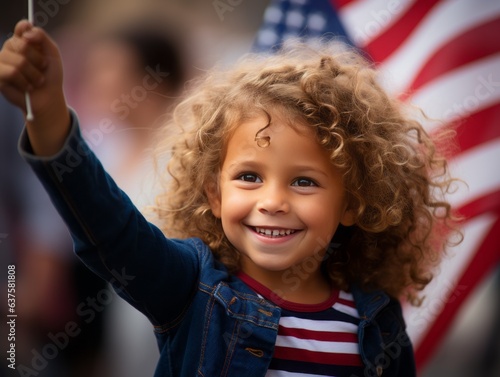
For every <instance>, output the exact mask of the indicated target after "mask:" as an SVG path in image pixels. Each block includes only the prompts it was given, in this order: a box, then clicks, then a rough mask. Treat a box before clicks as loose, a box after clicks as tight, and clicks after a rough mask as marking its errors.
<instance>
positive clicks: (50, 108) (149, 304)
mask: <svg viewBox="0 0 500 377" xmlns="http://www.w3.org/2000/svg"><path fill="white" fill-rule="evenodd" d="M26 90H28V91H29V93H30V95H31V102H32V109H33V114H34V121H32V122H28V123H27V125H26V130H25V132H24V133H23V135H22V138H21V143H20V150H21V153H22V155H23V156H24V158H25V159H26V160H27V161H28V162H29V163H30V165H31V166H32V167H33V169H34V171H35V173H36V174H37V176H38V177H39V179H40V180H41V181H42V183H43V185H44V186H45V188H46V190H47V192H48V193H49V195H50V197H51V200H52V201H53V203H54V205H55V206H56V208H57V210H58V211H59V213H60V214H61V216H62V217H63V219H64V221H65V222H66V224H67V226H68V228H69V229H70V231H71V234H72V236H73V240H74V244H75V251H76V253H77V254H78V255H79V256H80V257H81V258H82V259H83V261H84V263H86V264H87V265H88V266H89V268H91V269H92V270H93V271H94V272H96V273H97V274H98V275H99V276H101V277H102V278H104V279H106V280H107V281H109V282H111V283H112V284H113V286H114V287H115V289H116V290H117V291H118V293H119V294H120V295H121V296H122V297H124V298H125V299H126V300H127V301H129V302H130V303H131V304H132V305H133V306H135V307H136V308H138V309H139V310H141V311H142V312H143V313H145V314H146V315H147V316H148V317H149V318H150V319H151V321H152V322H153V323H154V324H155V325H164V324H166V323H168V321H169V320H171V319H173V318H175V317H176V316H177V315H178V314H179V313H180V312H181V311H182V310H183V309H184V307H185V306H186V305H188V304H189V301H190V298H191V295H192V293H193V290H194V288H195V284H196V282H197V279H198V268H199V267H198V266H199V264H198V254H197V251H196V249H197V248H196V246H195V245H194V244H193V243H192V242H190V241H175V240H169V239H167V238H166V237H165V236H164V235H163V234H162V232H161V231H160V230H159V229H158V228H156V227H155V226H154V225H152V224H150V223H148V222H147V221H146V220H145V219H144V217H143V216H142V215H141V213H140V212H139V211H138V210H137V209H136V208H135V207H134V205H133V204H132V203H131V201H130V199H129V198H128V197H127V195H126V194H125V193H124V192H122V191H121V190H120V189H119V188H118V187H117V185H116V184H115V182H114V181H113V180H112V179H111V177H110V176H109V175H108V174H107V173H106V172H105V171H104V169H103V167H102V165H101V164H100V162H99V161H98V160H97V158H96V157H95V155H94V154H93V153H92V152H91V151H90V149H89V147H88V146H87V144H86V143H85V142H84V141H83V139H82V137H81V135H80V131H79V128H78V121H77V118H76V115H75V114H74V113H73V112H71V111H70V110H68V108H67V105H66V102H65V99H64V94H63V91H62V65H61V59H60V55H59V52H58V49H57V46H56V45H55V43H54V42H53V41H52V40H51V39H50V38H49V36H48V35H47V34H46V33H45V32H44V31H43V30H42V29H39V28H33V27H32V26H31V25H30V24H29V23H28V22H27V21H21V22H20V23H18V24H17V26H16V29H15V34H14V36H13V37H12V38H10V39H9V40H8V41H7V42H5V44H4V46H3V47H2V50H1V51H0V91H1V92H2V93H3V95H4V96H5V97H6V98H7V99H8V100H9V101H11V102H12V103H14V104H15V105H17V106H19V107H20V108H21V109H23V110H24V109H25V103H24V92H25V91H26Z"/></svg>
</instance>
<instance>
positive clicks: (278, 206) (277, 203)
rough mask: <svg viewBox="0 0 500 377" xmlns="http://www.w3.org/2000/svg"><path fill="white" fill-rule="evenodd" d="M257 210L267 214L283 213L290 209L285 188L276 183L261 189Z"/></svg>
mask: <svg viewBox="0 0 500 377" xmlns="http://www.w3.org/2000/svg"><path fill="white" fill-rule="evenodd" d="M258 210H259V211H260V212H262V213H266V214H269V215H276V214H280V213H282V214H284V213H288V212H289V211H290V203H289V200H288V195H287V192H286V190H285V189H283V188H281V187H279V186H277V185H269V186H268V187H266V189H265V190H263V191H262V197H261V198H260V200H259V202H258Z"/></svg>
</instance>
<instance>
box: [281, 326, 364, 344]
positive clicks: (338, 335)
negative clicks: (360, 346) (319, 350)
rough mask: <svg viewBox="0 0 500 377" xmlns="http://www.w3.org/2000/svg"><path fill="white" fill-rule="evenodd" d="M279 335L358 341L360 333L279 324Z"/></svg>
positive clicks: (328, 340) (336, 340)
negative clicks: (298, 327) (306, 328)
mask: <svg viewBox="0 0 500 377" xmlns="http://www.w3.org/2000/svg"><path fill="white" fill-rule="evenodd" d="M278 335H282V336H293V337H295V338H299V339H310V340H322V341H326V342H349V343H358V335H357V334H352V333H345V332H328V331H313V330H304V329H293V328H288V327H283V326H281V325H280V326H279V329H278Z"/></svg>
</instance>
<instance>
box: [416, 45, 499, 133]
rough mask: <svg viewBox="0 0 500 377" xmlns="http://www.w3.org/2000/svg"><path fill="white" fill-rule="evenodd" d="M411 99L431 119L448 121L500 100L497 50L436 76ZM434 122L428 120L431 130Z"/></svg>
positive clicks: (429, 129) (435, 123) (434, 124)
mask: <svg viewBox="0 0 500 377" xmlns="http://www.w3.org/2000/svg"><path fill="white" fill-rule="evenodd" d="M410 102H411V103H412V104H414V105H417V106H419V107H421V108H422V109H423V110H424V111H425V113H426V114H427V115H428V116H429V117H431V118H434V119H437V120H440V121H445V122H450V121H453V120H457V119H459V118H464V117H466V116H468V115H470V114H471V113H475V112H478V111H480V110H482V109H484V108H487V107H489V106H491V105H492V104H494V103H500V53H497V54H494V55H490V56H488V57H486V58H483V59H480V60H475V61H474V62H473V63H469V64H467V65H465V66H462V67H460V68H458V69H455V70H453V71H451V72H449V73H446V74H443V75H441V76H439V78H438V79H436V80H433V81H431V82H430V83H429V84H427V85H425V86H423V87H422V88H421V89H420V90H418V91H417V92H415V94H414V95H413V97H411V98H410ZM438 125H439V123H437V122H427V123H426V129H427V131H431V130H432V129H433V128H435V127H436V126H438Z"/></svg>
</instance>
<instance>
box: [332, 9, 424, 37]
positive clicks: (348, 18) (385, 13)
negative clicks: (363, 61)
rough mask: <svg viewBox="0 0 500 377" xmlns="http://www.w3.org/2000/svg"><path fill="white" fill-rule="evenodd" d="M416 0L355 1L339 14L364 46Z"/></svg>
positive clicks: (351, 32) (347, 29)
mask: <svg viewBox="0 0 500 377" xmlns="http://www.w3.org/2000/svg"><path fill="white" fill-rule="evenodd" d="M414 2H415V0H399V1H397V0H396V1H394V0H391V1H387V0H360V1H353V2H351V3H349V4H347V5H346V6H344V7H343V8H341V10H340V11H339V16H340V18H341V19H342V21H343V22H342V23H343V25H344V27H345V29H346V31H347V34H348V35H349V36H350V37H351V38H352V40H353V41H354V43H355V44H356V46H358V47H364V46H366V45H367V44H368V43H369V42H370V41H371V40H373V39H374V38H376V37H378V35H379V34H381V33H383V32H384V31H385V30H387V29H388V28H389V27H390V26H392V24H393V23H394V22H396V21H397V20H398V18H399V17H400V16H401V15H403V14H404V13H405V12H406V10H407V9H408V8H409V7H410V6H411V5H412V4H413V3H414Z"/></svg>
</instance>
